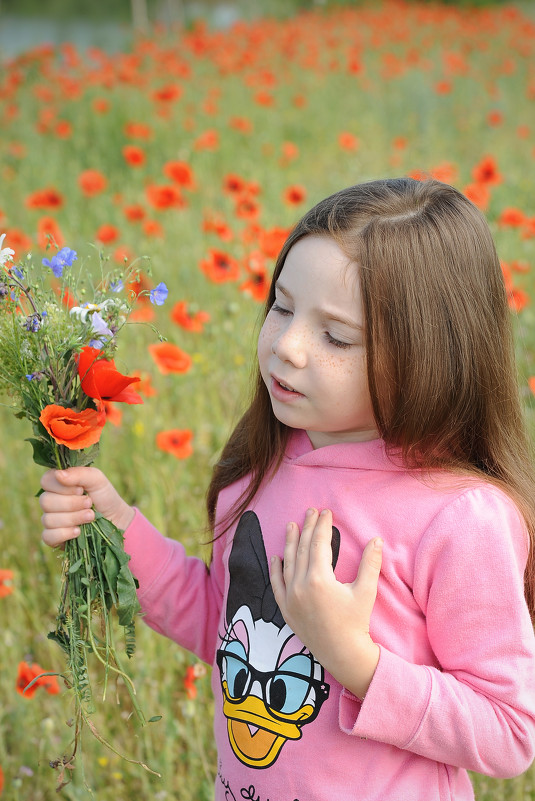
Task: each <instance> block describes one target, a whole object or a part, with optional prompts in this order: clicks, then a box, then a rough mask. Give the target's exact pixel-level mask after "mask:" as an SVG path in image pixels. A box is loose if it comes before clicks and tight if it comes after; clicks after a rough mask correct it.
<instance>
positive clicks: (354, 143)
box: [338, 131, 360, 151]
mask: <svg viewBox="0 0 535 801" xmlns="http://www.w3.org/2000/svg"><path fill="white" fill-rule="evenodd" d="M338 144H339V145H340V147H341V148H342V149H343V150H353V151H355V150H358V148H359V144H360V142H359V140H358V139H357V137H356V136H355V134H352V133H349V132H348V131H343V132H342V133H341V134H339V136H338Z"/></svg>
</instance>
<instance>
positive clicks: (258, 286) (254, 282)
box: [240, 269, 271, 303]
mask: <svg viewBox="0 0 535 801" xmlns="http://www.w3.org/2000/svg"><path fill="white" fill-rule="evenodd" d="M270 283H271V280H270V277H269V275H268V272H267V270H265V269H264V270H257V271H256V272H251V276H250V278H248V279H247V281H244V283H243V284H242V285H241V286H240V290H241V291H242V292H243V293H245V294H246V295H250V296H251V297H252V298H253V300H256V301H257V303H264V301H265V300H266V298H267V296H268V293H269V287H270Z"/></svg>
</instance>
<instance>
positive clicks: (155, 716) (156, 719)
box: [147, 715, 163, 723]
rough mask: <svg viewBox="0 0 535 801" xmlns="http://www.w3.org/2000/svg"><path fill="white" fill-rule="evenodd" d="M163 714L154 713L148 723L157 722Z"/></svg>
mask: <svg viewBox="0 0 535 801" xmlns="http://www.w3.org/2000/svg"><path fill="white" fill-rule="evenodd" d="M162 717H163V715H153V716H152V717H151V718H149V719H148V721H147V723H157V722H158V721H159V720H161V719H162Z"/></svg>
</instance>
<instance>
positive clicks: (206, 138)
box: [193, 129, 219, 150]
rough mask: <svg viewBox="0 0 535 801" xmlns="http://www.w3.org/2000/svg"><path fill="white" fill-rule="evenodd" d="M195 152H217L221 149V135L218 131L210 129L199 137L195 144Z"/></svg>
mask: <svg viewBox="0 0 535 801" xmlns="http://www.w3.org/2000/svg"><path fill="white" fill-rule="evenodd" d="M193 147H194V148H195V150H217V148H218V147H219V134H218V132H217V131H214V130H212V129H209V130H207V131H204V132H203V133H202V134H200V136H198V137H197V139H196V140H195V142H194V143H193Z"/></svg>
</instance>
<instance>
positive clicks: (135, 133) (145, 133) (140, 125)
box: [124, 122, 153, 139]
mask: <svg viewBox="0 0 535 801" xmlns="http://www.w3.org/2000/svg"><path fill="white" fill-rule="evenodd" d="M124 132H125V134H126V136H129V137H130V138H131V139H152V135H153V130H152V128H151V127H150V125H147V124H146V123H144V122H127V123H126V125H125V126H124Z"/></svg>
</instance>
